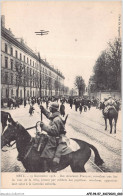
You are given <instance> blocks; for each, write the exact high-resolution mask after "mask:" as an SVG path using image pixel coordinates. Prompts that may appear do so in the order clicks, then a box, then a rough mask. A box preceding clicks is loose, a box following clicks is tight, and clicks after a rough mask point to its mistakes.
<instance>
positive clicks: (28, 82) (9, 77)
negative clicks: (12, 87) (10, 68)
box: [2, 72, 54, 88]
mask: <svg viewBox="0 0 123 196" xmlns="http://www.w3.org/2000/svg"><path fill="white" fill-rule="evenodd" d="M14 78H15V76H14V74H13V73H10V74H9V73H8V72H5V73H4V74H2V83H6V84H14V83H15V82H14V81H15V80H16V85H18V84H20V85H21V84H23V85H24V83H25V86H33V87H39V86H40V79H39V78H35V79H29V78H25V79H24V78H22V77H20V76H19V75H16V78H15V79H14ZM53 83H54V82H53V81H52V82H51V83H50V84H49V82H48V80H47V81H45V80H44V75H42V80H41V85H42V88H44V87H45V88H48V86H50V85H51V84H52V87H53V86H54V85H53Z"/></svg>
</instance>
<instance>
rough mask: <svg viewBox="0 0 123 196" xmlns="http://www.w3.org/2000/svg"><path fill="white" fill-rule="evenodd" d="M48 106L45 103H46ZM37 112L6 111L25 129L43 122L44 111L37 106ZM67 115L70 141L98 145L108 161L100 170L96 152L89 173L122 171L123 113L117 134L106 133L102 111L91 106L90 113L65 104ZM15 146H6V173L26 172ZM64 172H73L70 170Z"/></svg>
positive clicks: (22, 109) (103, 157)
mask: <svg viewBox="0 0 123 196" xmlns="http://www.w3.org/2000/svg"><path fill="white" fill-rule="evenodd" d="M44 106H45V104H44ZM34 108H35V111H34V114H33V116H30V115H29V105H28V104H27V106H26V108H24V106H23V105H22V106H20V108H17V109H13V110H12V109H11V110H9V109H3V111H7V112H10V113H11V115H12V117H13V119H14V120H15V121H18V122H19V123H20V124H22V125H23V126H24V127H25V128H28V127H31V126H34V125H35V124H36V122H37V121H40V109H39V106H38V105H37V104H35V105H34ZM65 112H66V114H69V115H68V119H67V123H66V131H67V136H68V137H69V138H77V139H81V140H84V141H86V142H88V143H90V144H92V145H94V146H95V147H96V148H97V149H98V151H99V154H100V156H101V158H102V159H103V161H104V164H103V165H102V166H101V167H99V168H98V167H97V166H96V165H95V164H94V163H93V159H94V157H93V152H92V155H91V158H90V160H89V161H88V162H87V163H86V165H85V169H86V172H121V111H120V112H119V117H118V122H117V132H116V134H114V133H113V132H112V134H110V133H109V128H110V127H109V124H108V130H107V131H105V126H104V119H103V116H102V111H101V110H99V109H96V108H95V107H91V109H90V110H87V112H84V111H82V113H81V114H80V112H79V110H78V111H77V112H76V111H75V106H74V105H73V108H72V109H71V108H70V106H69V104H67V103H65ZM43 122H46V123H48V120H47V119H46V117H45V116H44V115H43ZM28 132H29V133H30V134H31V136H33V137H34V136H35V129H31V130H29V131H28ZM15 147H16V146H15V145H14V146H13V147H12V148H7V147H4V150H8V151H7V152H1V154H2V165H1V170H2V172H10V171H11V172H19V171H21V172H22V171H25V169H24V168H23V165H22V164H21V162H19V161H17V150H16V148H15ZM60 172H71V169H70V167H68V168H66V169H65V170H63V171H60Z"/></svg>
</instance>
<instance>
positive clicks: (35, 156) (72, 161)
mask: <svg viewBox="0 0 123 196" xmlns="http://www.w3.org/2000/svg"><path fill="white" fill-rule="evenodd" d="M45 137H46V134H42V141H43V140H44V139H45V141H46V138H45ZM73 140H74V141H76V142H77V143H78V144H79V146H80V149H79V150H77V151H76V152H71V153H69V154H67V155H62V156H61V159H60V163H59V168H58V170H57V171H60V170H62V169H65V168H66V167H67V166H70V167H71V170H72V172H86V171H85V167H84V166H85V163H86V162H87V161H88V160H89V158H90V156H91V149H92V150H93V151H94V154H95V160H94V161H95V164H96V165H102V164H103V163H104V162H103V160H102V159H101V157H100V155H99V152H98V150H97V148H96V147H94V146H93V145H91V144H89V143H87V142H85V141H82V140H78V139H75V138H73ZM11 141H16V148H17V151H18V152H19V155H20V156H21V160H20V161H21V162H22V164H23V166H24V168H25V169H26V172H46V171H48V172H53V171H52V160H51V159H50V160H49V159H46V158H42V157H41V156H40V155H41V151H38V150H37V149H36V148H35V147H34V142H33V141H32V138H31V135H30V134H29V133H28V132H27V131H26V130H25V128H24V127H23V126H22V125H21V124H19V123H16V122H14V124H13V123H11V124H8V125H7V127H6V128H5V130H4V132H3V134H2V136H1V148H3V147H4V146H5V145H6V144H8V143H10V142H11ZM41 143H42V142H41ZM45 145H46V144H45ZM43 148H44V146H43ZM41 149H42V147H41ZM45 161H47V165H48V167H47V168H46V167H45V164H44V163H45Z"/></svg>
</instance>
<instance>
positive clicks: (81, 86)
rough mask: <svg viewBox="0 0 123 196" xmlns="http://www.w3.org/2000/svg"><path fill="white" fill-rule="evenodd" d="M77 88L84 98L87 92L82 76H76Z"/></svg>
mask: <svg viewBox="0 0 123 196" xmlns="http://www.w3.org/2000/svg"><path fill="white" fill-rule="evenodd" d="M74 84H75V87H76V88H77V89H78V94H79V96H82V95H83V93H84V92H85V82H84V80H83V78H82V76H76V78H75V83H74Z"/></svg>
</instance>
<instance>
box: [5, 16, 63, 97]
mask: <svg viewBox="0 0 123 196" xmlns="http://www.w3.org/2000/svg"><path fill="white" fill-rule="evenodd" d="M63 89H64V76H63V75H62V73H61V72H60V71H59V70H55V69H54V68H53V67H52V66H50V65H49V64H48V63H47V62H46V61H44V60H42V59H41V57H40V53H38V54H37V53H35V52H33V51H32V50H31V49H30V48H29V47H28V46H27V45H26V44H25V43H24V41H23V39H17V38H15V36H14V35H13V34H12V32H11V30H10V29H9V30H8V29H6V28H5V19H4V16H2V22H1V97H3V98H11V97H21V98H28V97H32V96H35V97H39V96H40V97H43V96H60V95H63Z"/></svg>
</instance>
